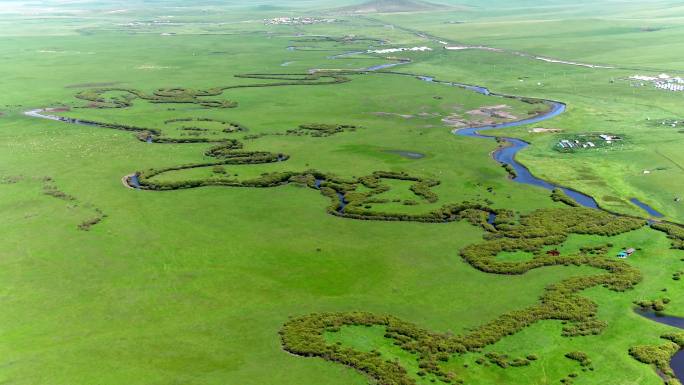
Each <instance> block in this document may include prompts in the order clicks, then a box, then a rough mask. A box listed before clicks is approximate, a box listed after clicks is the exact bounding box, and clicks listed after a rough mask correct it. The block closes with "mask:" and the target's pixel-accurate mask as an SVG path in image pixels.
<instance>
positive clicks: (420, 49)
mask: <svg viewBox="0 0 684 385" xmlns="http://www.w3.org/2000/svg"><path fill="white" fill-rule="evenodd" d="M406 51H411V52H424V51H432V48H430V47H411V48H385V49H375V50H372V49H371V50H368V53H393V52H406Z"/></svg>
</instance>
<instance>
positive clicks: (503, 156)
mask: <svg viewBox="0 0 684 385" xmlns="http://www.w3.org/2000/svg"><path fill="white" fill-rule="evenodd" d="M295 48H296V47H288V49H295ZM362 53H364V52H362V51H349V52H344V53H341V54H337V55H333V56H329V57H328V59H333V60H335V59H339V58H345V57H349V56H354V55H358V54H362ZM410 63H411V60H408V59H404V60H395V61H391V62H389V63H385V64H379V65H375V66H371V67H367V68H363V69H361V71H367V72H377V71H380V70H383V69H388V68H392V67H397V66H401V65H405V64H410ZM313 71H316V70H313ZM388 73H394V74H399V75H410V76H414V77H417V78H418V79H420V80H422V81H425V82H430V83H436V84H444V85H447V86H453V87H460V88H463V89H466V90H469V91H473V92H477V93H479V94H482V95H486V96H491V97H498V98H517V97H513V96H508V95H501V94H495V93H492V92H490V90H489V89H488V88H486V87H481V86H475V85H470V84H463V83H454V82H445V81H439V80H436V79H435V78H433V77H430V76H427V75H414V74H405V73H396V72H388ZM540 100H542V101H543V102H545V103H546V104H548V105H550V106H551V109H550V110H549V111H548V112H545V113H542V114H538V115H536V116H533V117H530V118H527V119H522V120H517V121H513V122H506V123H498V124H492V125H486V126H474V127H465V128H460V129H456V130H454V131H453V133H454V134H456V135H461V136H468V137H474V138H483V139H493V140H495V139H497V138H498V139H499V140H501V141H503V142H505V145H504V146H501V147H499V148H498V149H497V150H496V151H494V152H493V153H492V157H493V158H494V159H495V160H496V161H497V162H499V163H501V164H504V165H510V166H511V167H512V168H513V169H514V170H515V174H516V175H515V177H513V178H512V180H513V181H514V182H517V183H523V184H528V185H533V186H537V187H542V188H545V189H547V190H553V189H561V190H562V191H563V192H565V194H566V195H568V196H569V197H570V198H572V199H573V200H574V201H575V202H577V203H578V204H579V205H581V206H584V207H589V208H595V209H598V208H599V206H598V203H597V202H596V200H595V199H594V198H593V197H591V196H589V195H587V194H584V193H581V192H579V191H577V190H573V189H571V188H569V187H565V186H561V185H558V184H554V183H551V182H549V181H546V180H544V179H541V178H539V177H536V176H534V175H533V174H532V173H531V172H530V170H529V169H528V168H527V167H525V166H524V165H523V164H522V163H520V162H518V161H517V160H516V155H517V154H518V153H519V152H520V151H522V150H523V149H525V148H527V147H528V146H529V145H530V144H529V143H528V142H525V141H523V140H521V139H517V138H510V137H497V136H494V135H486V134H483V133H482V132H483V131H488V130H495V129H502V128H510V127H518V126H522V125H526V124H532V123H539V122H543V121H546V120H549V119H552V118H554V117H556V116H558V115H560V114H562V113H563V112H565V109H566V105H565V104H564V103H561V102H557V101H554V100H547V99H540ZM46 112H50V110H49V109H36V110H31V111H26V112H25V113H24V114H25V115H26V116H30V117H34V118H42V119H49V120H56V121H61V122H65V123H71V124H78V125H86V126H97V124H96V123H91V122H83V121H80V120H78V119H72V118H65V117H61V116H56V115H50V114H46ZM133 182H135V181H133ZM133 187H136V186H135V185H134V186H133ZM631 201H632V203H633V204H635V205H637V206H639V207H641V208H642V209H644V210H645V211H646V212H647V213H649V214H650V215H651V216H653V217H658V218H660V217H662V216H663V215H662V214H661V213H659V212H658V211H657V210H655V209H653V208H652V207H650V206H648V205H647V204H645V203H643V202H641V201H637V200H636V199H635V198H634V199H632V200H631ZM340 202H341V203H342V205H344V204H346V202H344V200H343V198H342V199H340ZM343 209H344V208H343Z"/></svg>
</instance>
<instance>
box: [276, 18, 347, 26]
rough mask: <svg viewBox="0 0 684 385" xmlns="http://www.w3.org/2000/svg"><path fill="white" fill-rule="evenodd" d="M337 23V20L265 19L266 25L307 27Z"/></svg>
mask: <svg viewBox="0 0 684 385" xmlns="http://www.w3.org/2000/svg"><path fill="white" fill-rule="evenodd" d="M335 22H337V19H330V18H325V19H323V18H318V17H275V18H273V19H264V24H266V25H306V24H319V23H335Z"/></svg>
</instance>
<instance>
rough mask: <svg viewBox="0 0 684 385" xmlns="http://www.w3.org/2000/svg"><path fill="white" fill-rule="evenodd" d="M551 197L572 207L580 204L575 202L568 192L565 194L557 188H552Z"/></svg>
mask: <svg viewBox="0 0 684 385" xmlns="http://www.w3.org/2000/svg"><path fill="white" fill-rule="evenodd" d="M551 199H553V201H554V202H563V203H565V204H566V205H568V206H572V207H579V206H580V204H579V203H577V202H575V200H574V199H572V198H570V197H569V196H568V194H566V193H565V192H564V191H563V190H561V189H559V188H555V189H553V191H552V192H551Z"/></svg>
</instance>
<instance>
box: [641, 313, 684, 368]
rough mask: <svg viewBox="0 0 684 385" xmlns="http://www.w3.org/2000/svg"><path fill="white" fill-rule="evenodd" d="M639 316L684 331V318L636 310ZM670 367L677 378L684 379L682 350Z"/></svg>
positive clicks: (672, 360) (671, 361)
mask: <svg viewBox="0 0 684 385" xmlns="http://www.w3.org/2000/svg"><path fill="white" fill-rule="evenodd" d="M635 311H636V313H637V314H639V315H640V316H642V317H644V318H648V319H650V320H651V321H655V322H658V323H661V324H663V325H667V326H672V327H675V328H679V329H684V318H682V317H673V316H668V315H660V314H657V313H656V312H654V311H653V310H641V309H637V310H635ZM670 367H672V370H673V371H674V373H675V376H676V377H677V378H678V379H680V380H682V379H684V350H680V351H678V352H677V353H675V355H674V356H672V359H671V360H670Z"/></svg>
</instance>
